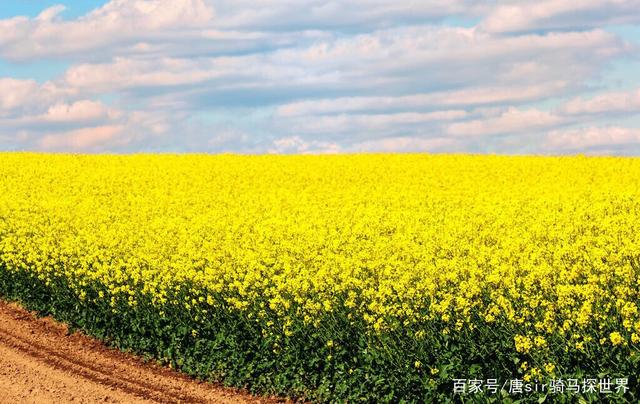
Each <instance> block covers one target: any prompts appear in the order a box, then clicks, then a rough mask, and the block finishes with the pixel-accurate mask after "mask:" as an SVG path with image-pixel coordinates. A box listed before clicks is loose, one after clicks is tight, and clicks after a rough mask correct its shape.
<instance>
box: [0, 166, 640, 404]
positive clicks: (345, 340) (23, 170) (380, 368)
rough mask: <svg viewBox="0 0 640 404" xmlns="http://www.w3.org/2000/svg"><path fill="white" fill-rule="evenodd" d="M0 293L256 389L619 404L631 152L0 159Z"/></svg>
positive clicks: (625, 345) (628, 371)
mask: <svg viewBox="0 0 640 404" xmlns="http://www.w3.org/2000/svg"><path fill="white" fill-rule="evenodd" d="M0 295H2V296H4V297H5V298H8V299H14V300H18V301H20V302H22V304H24V305H25V306H27V307H29V308H32V309H36V310H39V311H40V312H41V313H43V314H52V315H54V316H55V317H56V318H58V319H61V320H63V321H65V322H67V323H68V324H70V325H72V326H73V327H76V328H79V329H83V330H84V331H86V332H87V333H89V334H91V335H94V336H96V337H99V338H101V339H103V340H105V341H107V342H108V343H110V344H112V345H113V346H117V347H119V348H121V349H125V350H130V351H133V352H137V353H141V354H145V355H147V356H148V357H150V358H154V359H155V360H159V361H160V362H162V363H166V364H170V365H171V366H173V367H176V368H179V369H181V370H182V371H184V372H186V373H189V374H191V375H194V376H197V377H200V378H204V379H209V380H217V381H222V382H224V383H225V384H227V385H231V386H240V387H246V388H249V389H250V390H251V391H254V392H258V393H269V394H283V395H287V396H289V397H303V398H306V399H309V400H314V401H323V402H326V401H350V402H359V401H368V402H385V401H386V402H398V401H402V400H404V401H408V402H411V401H413V402H427V401H443V400H447V399H456V396H454V395H453V384H454V382H453V380H454V379H462V378H464V379H482V380H486V379H499V380H502V381H504V380H507V379H513V378H519V379H522V380H523V381H535V380H552V379H557V378H568V377H575V378H582V377H603V376H607V377H611V378H612V380H614V379H615V378H629V380H628V389H627V391H626V392H615V391H614V392H613V393H612V394H611V395H609V396H608V397H610V398H612V399H613V398H615V399H616V400H621V401H624V400H626V401H628V402H634V401H636V400H638V399H640V395H639V387H638V383H637V375H638V374H639V373H640V372H639V370H640V352H639V349H640V313H639V312H638V305H639V304H640V303H639V297H640V159H631V158H588V157H498V156H469V155H424V154H403V155H400V154H395V155H394V154H363V155H335V156H333V155H327V156H237V155H216V156H207V155H130V156H115V155H112V156H88V155H46V154H30V153H4V154H0ZM499 395H500V394H498V396H499ZM575 397H576V395H574V396H573V397H572V396H566V397H565V398H566V401H567V402H570V401H571V400H574V399H575ZM585 397H586V398H587V399H588V398H590V397H591V398H592V399H594V398H596V397H598V396H597V395H589V393H587V394H585ZM458 398H459V399H460V398H464V397H458ZM515 398H521V399H525V400H528V399H531V400H536V401H537V399H538V398H540V395H539V394H538V395H535V394H532V395H528V396H527V395H522V396H520V397H515Z"/></svg>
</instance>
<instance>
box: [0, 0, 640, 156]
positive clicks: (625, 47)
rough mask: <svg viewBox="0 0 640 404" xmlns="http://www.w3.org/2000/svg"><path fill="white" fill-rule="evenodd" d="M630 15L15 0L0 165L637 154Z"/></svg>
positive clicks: (8, 20)
mask: <svg viewBox="0 0 640 404" xmlns="http://www.w3.org/2000/svg"><path fill="white" fill-rule="evenodd" d="M637 9H638V4H637V0H632V1H627V0H616V1H613V0H606V1H605V0H573V1H567V0H553V1H545V0H542V1H529V0H525V1H502V2H477V1H473V0H448V1H444V0H435V1H434V0H425V1H423V2H414V1H402V0H400V1H387V0H384V1H383V0H333V1H318V0H295V1H294V0H271V1H262V2H260V1H249V0H112V1H95V2H92V1H64V0H61V1H58V2H55V1H39V0H33V1H26V0H25V1H13V2H12V1H7V2H3V6H2V8H0V150H37V151H62V152H88V153H101V152H116V153H128V152H207V153H217V152H238V153H343V152H371V151H375V152H378V151H389V152H393V151H402V152H405V151H420V152H422V151H427V152H472V153H504V154H523V153H526V154H529V153H531V154H574V153H585V154H611V155H638V154H640V74H638V73H637V72H639V71H640V13H638V12H637Z"/></svg>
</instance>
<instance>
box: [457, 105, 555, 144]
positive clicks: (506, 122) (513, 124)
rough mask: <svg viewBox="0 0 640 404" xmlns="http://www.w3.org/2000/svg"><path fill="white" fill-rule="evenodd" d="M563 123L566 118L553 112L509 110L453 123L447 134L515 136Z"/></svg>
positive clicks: (462, 135)
mask: <svg viewBox="0 0 640 404" xmlns="http://www.w3.org/2000/svg"><path fill="white" fill-rule="evenodd" d="M563 122H564V118H562V117H560V116H558V115H556V114H553V113H551V112H547V111H540V110H537V109H529V110H520V109H517V108H509V109H507V110H506V111H505V112H503V113H501V114H500V115H498V116H496V117H490V118H486V119H476V120H472V121H468V122H460V123H453V124H451V125H449V126H448V127H447V133H448V134H450V135H452V136H461V137H478V136H487V135H500V134H514V133H520V132H531V131H536V130H540V129H544V128H550V127H553V126H556V125H558V124H561V123H563Z"/></svg>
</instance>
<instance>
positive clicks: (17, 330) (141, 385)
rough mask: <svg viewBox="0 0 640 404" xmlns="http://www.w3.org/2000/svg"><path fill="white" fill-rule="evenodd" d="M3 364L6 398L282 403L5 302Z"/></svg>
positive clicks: (0, 325)
mask: <svg viewBox="0 0 640 404" xmlns="http://www.w3.org/2000/svg"><path fill="white" fill-rule="evenodd" d="M0 367H1V368H0V369H2V370H0V401H2V402H5V401H7V402H24V403H27V402H29V403H30V402H38V403H40V402H69V401H75V402H86V403H91V402H122V403H129V402H132V403H133V402H161V403H237V402H254V403H273V402H277V400H276V399H272V398H259V397H252V396H250V395H248V394H247V393H244V392H241V391H237V390H233V389H227V388H223V387H220V386H217V385H214V384H211V383H203V382H198V381H195V380H192V379H189V378H188V377H186V376H184V375H181V374H178V373H177V372H175V371H172V370H170V369H167V368H163V367H160V366H158V365H155V364H150V363H144V362H143V361H142V360H141V359H139V358H136V357H134V356H132V355H128V354H124V353H122V352H119V351H116V350H112V349H109V348H106V347H105V346H103V345H102V344H100V343H99V342H98V341H96V340H93V339H90V338H88V337H86V336H84V335H82V334H79V333H75V334H69V333H68V331H67V328H66V327H65V326H63V325H61V324H59V323H56V322H55V321H53V320H51V319H50V318H44V319H38V318H36V317H35V316H34V315H33V314H31V313H29V312H27V311H25V310H23V309H22V308H20V307H19V306H17V305H15V304H7V303H5V302H2V301H0ZM33 375H37V377H35V376H33Z"/></svg>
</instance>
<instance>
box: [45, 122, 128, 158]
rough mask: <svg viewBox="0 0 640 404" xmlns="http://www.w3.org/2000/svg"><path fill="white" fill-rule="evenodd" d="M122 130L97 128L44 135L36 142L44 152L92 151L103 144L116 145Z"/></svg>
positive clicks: (117, 127) (113, 127) (114, 127)
mask: <svg viewBox="0 0 640 404" xmlns="http://www.w3.org/2000/svg"><path fill="white" fill-rule="evenodd" d="M123 129H124V128H123V127H121V126H98V127H91V128H82V129H77V130H73V131H70V132H65V133H56V134H51V135H45V136H43V137H42V138H41V139H40V140H39V141H38V147H39V148H40V149H41V150H45V151H65V150H71V151H76V152H77V151H84V152H87V151H92V150H94V149H96V148H97V147H99V146H103V145H105V144H114V143H115V144H117V143H118V141H119V139H118V137H119V136H120V135H121V134H122V133H123Z"/></svg>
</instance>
